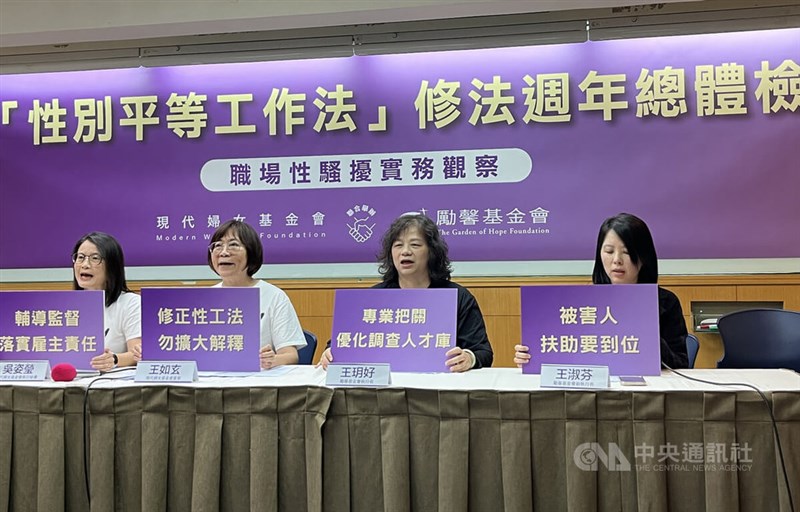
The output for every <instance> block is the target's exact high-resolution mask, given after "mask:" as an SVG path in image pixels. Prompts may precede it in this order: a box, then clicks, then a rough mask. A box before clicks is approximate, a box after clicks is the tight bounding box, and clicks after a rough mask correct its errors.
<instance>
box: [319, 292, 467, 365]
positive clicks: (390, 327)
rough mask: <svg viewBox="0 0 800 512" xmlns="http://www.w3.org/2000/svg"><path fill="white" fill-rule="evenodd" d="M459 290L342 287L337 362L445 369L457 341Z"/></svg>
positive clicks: (336, 316)
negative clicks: (449, 354)
mask: <svg viewBox="0 0 800 512" xmlns="http://www.w3.org/2000/svg"><path fill="white" fill-rule="evenodd" d="M457 299H458V290H456V289H450V288H435V289H432V288H425V289H405V290H401V289H368V290H336V298H335V302H334V306H333V334H332V337H331V353H332V354H333V360H334V362H336V363H389V364H390V365H391V369H392V371H396V372H419V373H422V372H445V371H447V366H446V365H445V360H446V357H445V353H446V352H447V351H448V350H450V349H451V348H452V347H455V346H456V301H457Z"/></svg>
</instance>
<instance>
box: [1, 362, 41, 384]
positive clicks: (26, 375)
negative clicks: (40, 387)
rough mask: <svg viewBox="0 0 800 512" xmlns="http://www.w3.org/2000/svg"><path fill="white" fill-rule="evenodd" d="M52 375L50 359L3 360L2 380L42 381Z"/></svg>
mask: <svg viewBox="0 0 800 512" xmlns="http://www.w3.org/2000/svg"><path fill="white" fill-rule="evenodd" d="M49 375H50V362H49V361H3V363H2V364H0V380H4V381H15V380H18V381H19V380H22V381H37V380H38V381H42V380H47V377H48V376H49Z"/></svg>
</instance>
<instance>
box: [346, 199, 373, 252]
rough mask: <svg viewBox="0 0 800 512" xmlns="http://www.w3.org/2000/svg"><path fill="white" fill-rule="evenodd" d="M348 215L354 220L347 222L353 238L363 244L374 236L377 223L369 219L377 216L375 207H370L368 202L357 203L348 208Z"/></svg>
mask: <svg viewBox="0 0 800 512" xmlns="http://www.w3.org/2000/svg"><path fill="white" fill-rule="evenodd" d="M347 216H348V217H350V220H351V221H352V222H351V223H348V224H347V227H348V228H349V231H348V232H349V234H350V236H351V237H353V240H355V241H356V242H358V243H360V244H361V243H364V242H366V241H367V240H369V239H370V238H372V233H373V228H375V223H374V222H373V223H370V222H369V221H370V220H372V217H374V216H375V209H374V208H370V206H369V205H366V204H359V205H355V206H353V207H352V208H350V209H349V210H347Z"/></svg>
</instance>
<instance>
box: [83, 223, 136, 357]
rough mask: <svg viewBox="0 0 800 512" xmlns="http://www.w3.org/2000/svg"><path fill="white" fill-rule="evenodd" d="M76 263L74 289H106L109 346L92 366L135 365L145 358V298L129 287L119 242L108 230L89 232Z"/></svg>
mask: <svg viewBox="0 0 800 512" xmlns="http://www.w3.org/2000/svg"><path fill="white" fill-rule="evenodd" d="M72 263H73V266H72V270H73V279H72V287H73V288H74V289H76V290H104V291H105V292H106V296H105V312H104V315H103V318H104V333H105V340H104V342H105V343H104V345H105V349H104V351H103V353H102V354H101V355H99V356H97V357H94V358H92V361H91V365H92V368H94V369H95V370H99V371H102V372H107V371H108V370H111V369H112V368H114V367H116V366H133V365H135V364H136V363H137V361H140V360H141V359H142V299H141V297H139V295H137V294H135V293H133V292H131V291H130V290H129V289H128V283H127V282H126V281H125V258H124V256H123V254H122V247H121V246H120V245H119V242H117V240H116V239H115V238H114V237H113V236H111V235H109V234H106V233H100V232H97V231H95V232H92V233H89V234H88V235H85V236H84V237H82V238H81V239H80V240H78V241H77V243H76V244H75V247H74V248H73V249H72Z"/></svg>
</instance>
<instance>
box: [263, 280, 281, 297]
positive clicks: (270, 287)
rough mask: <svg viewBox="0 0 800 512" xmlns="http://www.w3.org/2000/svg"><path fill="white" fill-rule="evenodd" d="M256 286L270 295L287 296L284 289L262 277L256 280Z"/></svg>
mask: <svg viewBox="0 0 800 512" xmlns="http://www.w3.org/2000/svg"><path fill="white" fill-rule="evenodd" d="M256 287H257V288H259V289H260V290H262V292H266V293H268V294H270V295H279V296H288V295H286V292H285V291H283V290H282V289H280V288H278V287H277V286H275V285H274V284H272V283H268V282H267V281H264V280H263V279H259V280H257V281H256Z"/></svg>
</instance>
